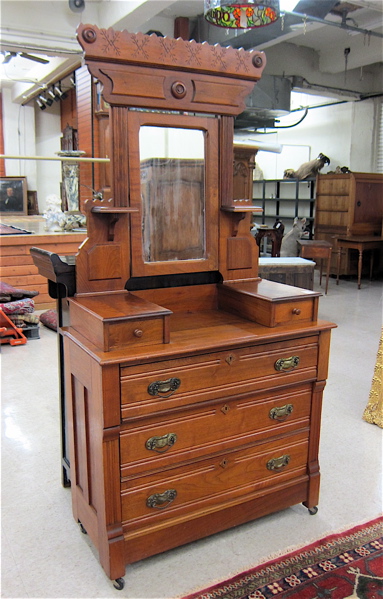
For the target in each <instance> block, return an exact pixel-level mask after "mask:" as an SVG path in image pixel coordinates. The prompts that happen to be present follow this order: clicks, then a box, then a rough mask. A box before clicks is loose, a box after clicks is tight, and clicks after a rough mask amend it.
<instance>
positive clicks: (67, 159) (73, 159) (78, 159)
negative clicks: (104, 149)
mask: <svg viewBox="0 0 383 599" xmlns="http://www.w3.org/2000/svg"><path fill="white" fill-rule="evenodd" d="M2 158H4V159H5V160H59V161H60V162H110V158H81V157H77V156H73V157H72V156H57V157H56V156H12V155H10V154H0V159H2Z"/></svg>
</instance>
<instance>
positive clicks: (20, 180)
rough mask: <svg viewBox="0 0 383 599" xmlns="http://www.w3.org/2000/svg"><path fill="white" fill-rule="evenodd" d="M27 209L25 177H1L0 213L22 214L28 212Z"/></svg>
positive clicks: (9, 214)
mask: <svg viewBox="0 0 383 599" xmlns="http://www.w3.org/2000/svg"><path fill="white" fill-rule="evenodd" d="M27 210H28V203H27V178H26V177H1V178H0V214H3V215H8V216H11V215H18V216H22V215H25V214H27V213H28V212H27Z"/></svg>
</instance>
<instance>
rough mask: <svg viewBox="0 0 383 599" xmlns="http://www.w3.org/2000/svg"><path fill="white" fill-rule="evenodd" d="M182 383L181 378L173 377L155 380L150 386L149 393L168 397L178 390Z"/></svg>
mask: <svg viewBox="0 0 383 599" xmlns="http://www.w3.org/2000/svg"><path fill="white" fill-rule="evenodd" d="M180 384H181V381H180V379H176V378H171V379H167V380H166V381H155V382H154V383H150V385H149V387H148V393H149V395H158V396H159V397H163V398H165V399H166V398H167V397H170V396H171V395H173V393H174V391H177V389H178V388H179V386H180Z"/></svg>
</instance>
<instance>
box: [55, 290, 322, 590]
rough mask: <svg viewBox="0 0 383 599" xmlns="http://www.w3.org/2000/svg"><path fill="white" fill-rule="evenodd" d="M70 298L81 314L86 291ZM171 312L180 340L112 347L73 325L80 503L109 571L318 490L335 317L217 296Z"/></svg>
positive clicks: (69, 341) (70, 374) (310, 501)
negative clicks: (275, 314)
mask: <svg viewBox="0 0 383 599" xmlns="http://www.w3.org/2000/svg"><path fill="white" fill-rule="evenodd" d="M268 284H270V283H268ZM271 285H272V286H275V289H276V288H279V287H280V288H281V289H282V288H283V290H284V289H285V286H280V285H279V284H278V283H271ZM291 289H294V288H291ZM301 291H302V290H296V292H297V293H298V294H299V293H300V292H301ZM308 293H309V294H310V293H311V296H310V299H311V301H314V300H315V299H316V294H315V293H312V292H308ZM222 301H223V300H222V298H221V299H220V302H221V303H222ZM70 304H71V305H72V306H71V308H72V310H73V312H74V313H75V314H76V315H77V310H78V309H79V306H80V305H81V302H80V301H78V300H75V299H73V300H70ZM74 306H75V307H74ZM292 306H293V304H291V303H290V308H291V307H292ZM229 307H230V302H229V303H228V306H227V308H229ZM112 312H113V311H112ZM170 323H171V334H170V343H163V344H162V345H161V344H158V345H153V346H151V347H150V351H148V347H146V346H144V345H139V344H138V345H134V346H132V347H120V348H118V349H116V348H113V349H112V350H111V351H104V347H103V345H102V343H101V347H97V345H95V344H94V343H93V342H92V341H91V340H89V339H87V338H86V337H84V336H83V334H82V332H81V331H80V332H79V331H78V330H76V328H75V327H71V328H70V329H68V330H66V331H65V363H66V365H67V380H66V387H67V390H69V389H70V391H69V395H70V398H69V401H68V410H69V413H68V419H69V423H70V426H69V431H70V436H71V438H70V443H71V447H72V455H71V464H73V466H72V468H71V471H72V494H73V509H74V514H75V517H76V518H77V519H78V520H79V521H81V523H82V525H83V526H84V527H85V528H86V530H87V532H88V533H89V535H90V536H91V538H92V540H93V542H94V544H95V545H96V547H97V548H98V551H99V554H100V561H101V563H102V565H103V567H104V568H105V570H106V572H107V573H108V574H109V576H110V577H111V578H118V577H120V576H122V575H123V573H124V571H125V564H126V563H131V562H134V561H137V560H139V559H142V558H144V557H147V556H150V555H153V554H156V553H158V552H162V551H164V550H166V549H169V548H172V547H175V546H178V545H181V544H184V543H187V542H190V541H192V540H195V539H198V538H201V537H202V536H206V535H210V534H212V533H215V532H217V531H220V530H223V529H226V528H229V527H232V526H235V525H237V524H240V523H243V522H246V521H248V520H250V519H253V518H257V517H259V516H261V515H264V514H267V513H270V512H273V511H276V510H280V509H283V508H286V507H288V506H290V505H293V504H296V503H300V502H302V503H303V504H304V505H305V506H306V507H308V508H310V509H314V508H315V506H316V505H317V503H318V494H319V464H318V446H319V429H320V413H321V400H322V392H323V388H324V385H325V379H326V376H327V362H328V351H329V338H330V329H331V328H332V326H333V325H331V324H329V323H323V322H318V321H317V320H310V321H308V320H307V319H305V320H304V321H303V322H302V321H300V320H297V321H296V322H293V323H291V322H290V321H289V322H288V323H287V324H283V323H281V324H279V325H278V326H275V327H273V328H270V327H266V326H264V325H261V324H259V323H256V322H252V321H250V320H248V319H247V318H246V319H245V318H243V317H241V316H239V315H237V314H235V311H227V312H225V311H222V310H219V309H216V310H207V311H201V312H195V313H192V312H190V313H188V312H186V313H184V312H180V313H173V314H172V315H171V316H170ZM202 325H203V326H202ZM76 326H77V325H76ZM197 331H198V335H197V334H196V332H197ZM73 479H74V480H73ZM73 486H75V491H74V489H73Z"/></svg>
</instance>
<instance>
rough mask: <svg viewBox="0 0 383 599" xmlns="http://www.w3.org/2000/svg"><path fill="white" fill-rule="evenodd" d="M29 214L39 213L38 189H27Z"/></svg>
mask: <svg viewBox="0 0 383 599" xmlns="http://www.w3.org/2000/svg"><path fill="white" fill-rule="evenodd" d="M27 198H28V204H27V205H28V214H39V204H38V201H37V191H29V190H28V191H27Z"/></svg>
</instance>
